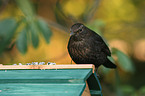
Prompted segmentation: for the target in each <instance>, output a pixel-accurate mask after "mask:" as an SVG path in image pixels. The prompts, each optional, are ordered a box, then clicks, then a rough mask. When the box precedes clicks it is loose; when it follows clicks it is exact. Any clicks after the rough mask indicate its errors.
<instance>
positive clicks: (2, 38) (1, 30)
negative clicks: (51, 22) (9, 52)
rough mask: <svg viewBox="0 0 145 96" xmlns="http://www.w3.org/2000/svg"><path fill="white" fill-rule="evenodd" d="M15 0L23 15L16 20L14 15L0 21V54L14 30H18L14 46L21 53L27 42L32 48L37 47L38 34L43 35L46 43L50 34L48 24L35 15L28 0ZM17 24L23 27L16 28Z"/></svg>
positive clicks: (25, 48) (24, 51)
mask: <svg viewBox="0 0 145 96" xmlns="http://www.w3.org/2000/svg"><path fill="white" fill-rule="evenodd" d="M15 1H16V4H17V6H18V8H20V10H21V11H22V13H23V14H24V15H23V16H22V17H20V18H21V19H19V20H18V21H17V20H16V19H15V18H14V17H13V18H12V17H11V19H5V20H1V21H0V45H1V46H2V47H0V54H1V53H2V52H3V51H4V49H5V48H6V47H7V46H8V45H9V44H10V43H11V41H12V38H13V37H14V35H15V33H16V31H20V32H18V36H17V39H16V41H15V42H16V46H17V48H18V50H19V51H20V52H21V53H23V54H25V53H26V52H27V47H28V45H29V42H32V45H33V47H34V48H37V47H38V45H39V34H42V35H43V37H44V38H45V40H46V42H47V43H49V39H50V36H51V35H52V32H51V29H50V28H49V27H48V24H47V23H46V22H45V21H44V20H43V19H41V18H38V17H37V16H36V12H35V9H34V7H33V4H32V2H30V0H15ZM6 26H7V27H8V28H6ZM18 26H23V28H22V29H20V30H17V29H18Z"/></svg>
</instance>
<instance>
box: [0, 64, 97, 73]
mask: <svg viewBox="0 0 145 96" xmlns="http://www.w3.org/2000/svg"><path fill="white" fill-rule="evenodd" d="M7 69H93V73H94V70H95V66H94V65H93V64H77V65H2V64H1V65H0V70H7Z"/></svg>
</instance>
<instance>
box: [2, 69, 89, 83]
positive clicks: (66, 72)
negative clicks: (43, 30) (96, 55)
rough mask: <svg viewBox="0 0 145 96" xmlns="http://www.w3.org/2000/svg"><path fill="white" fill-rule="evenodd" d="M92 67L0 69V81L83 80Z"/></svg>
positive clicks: (46, 81)
mask: <svg viewBox="0 0 145 96" xmlns="http://www.w3.org/2000/svg"><path fill="white" fill-rule="evenodd" d="M90 73H92V69H81V70H80V69H63V70H62V69H58V70H55V69H52V70H7V71H5V70H0V83H16V82H17V83H37V82H44V83H48V82H49V83H55V82H69V83H76V82H77V83H78V82H85V78H86V76H89V75H90Z"/></svg>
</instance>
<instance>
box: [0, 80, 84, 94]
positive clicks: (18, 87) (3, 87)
mask: <svg viewBox="0 0 145 96" xmlns="http://www.w3.org/2000/svg"><path fill="white" fill-rule="evenodd" d="M84 87H85V83H79V84H70V83H56V84H46V83H45V84H39V83H37V84H26V83H9V84H0V96H27V95H28V96H80V93H81V91H82V89H83V88H84Z"/></svg>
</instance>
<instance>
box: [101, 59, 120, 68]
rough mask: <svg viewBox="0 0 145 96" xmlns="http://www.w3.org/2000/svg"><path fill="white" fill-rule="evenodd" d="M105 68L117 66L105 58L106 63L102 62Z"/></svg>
mask: <svg viewBox="0 0 145 96" xmlns="http://www.w3.org/2000/svg"><path fill="white" fill-rule="evenodd" d="M103 65H104V66H105V67H107V68H116V67H117V66H116V65H115V64H113V63H112V62H111V61H110V60H109V59H108V60H107V62H106V63H104V64H103Z"/></svg>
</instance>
